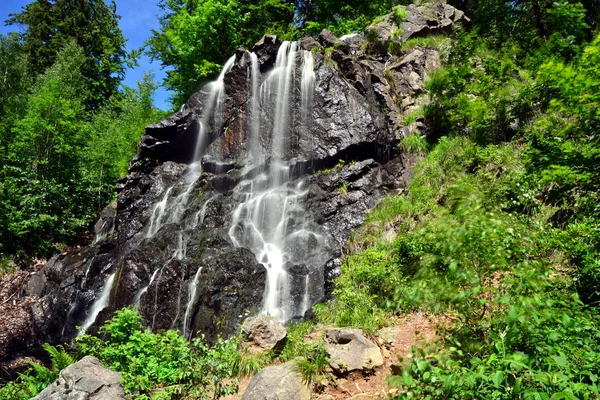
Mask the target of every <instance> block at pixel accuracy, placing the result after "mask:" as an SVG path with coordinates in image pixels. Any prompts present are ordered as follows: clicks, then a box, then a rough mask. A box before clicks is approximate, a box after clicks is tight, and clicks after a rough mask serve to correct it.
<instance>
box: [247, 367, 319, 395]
mask: <svg viewBox="0 0 600 400" xmlns="http://www.w3.org/2000/svg"><path fill="white" fill-rule="evenodd" d="M310 393H311V391H310V388H309V387H308V385H307V384H306V383H304V382H303V381H302V376H301V375H300V374H299V373H298V371H296V366H295V363H294V362H293V361H291V362H288V363H286V364H283V365H278V366H274V367H267V368H264V369H262V370H261V371H260V372H259V373H258V374H256V376H255V377H254V378H252V380H251V381H250V384H249V385H248V388H247V389H246V391H245V392H244V395H243V396H242V400H309V399H310Z"/></svg>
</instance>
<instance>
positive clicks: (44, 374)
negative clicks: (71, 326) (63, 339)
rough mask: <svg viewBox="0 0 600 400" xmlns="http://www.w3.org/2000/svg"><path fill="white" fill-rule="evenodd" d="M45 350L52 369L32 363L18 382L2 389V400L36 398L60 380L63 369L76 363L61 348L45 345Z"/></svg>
mask: <svg viewBox="0 0 600 400" xmlns="http://www.w3.org/2000/svg"><path fill="white" fill-rule="evenodd" d="M43 348H44V350H46V352H47V353H48V355H49V356H50V361H51V364H52V366H51V368H48V367H45V366H44V365H41V364H38V363H35V362H31V363H30V366H31V368H29V369H28V370H27V371H26V372H25V373H24V374H20V375H19V377H18V378H17V380H16V381H14V382H9V383H7V384H6V385H4V386H2V387H0V400H26V399H30V398H32V397H34V396H36V395H37V394H38V393H40V392H41V391H42V390H44V389H45V388H46V387H47V386H48V385H50V384H51V383H52V382H54V381H55V380H56V378H58V374H59V372H60V371H61V370H62V369H64V368H66V367H68V366H69V365H71V364H73V363H74V362H75V360H74V358H73V357H72V356H71V355H70V354H68V353H67V352H66V351H65V350H64V349H63V348H62V347H61V346H58V347H54V346H51V345H49V344H44V345H43Z"/></svg>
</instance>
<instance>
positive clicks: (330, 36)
mask: <svg viewBox="0 0 600 400" xmlns="http://www.w3.org/2000/svg"><path fill="white" fill-rule="evenodd" d="M319 43H321V44H322V45H323V47H332V46H334V45H335V44H336V43H338V38H337V37H335V34H334V33H333V32H331V31H330V30H327V29H323V30H322V31H321V33H319Z"/></svg>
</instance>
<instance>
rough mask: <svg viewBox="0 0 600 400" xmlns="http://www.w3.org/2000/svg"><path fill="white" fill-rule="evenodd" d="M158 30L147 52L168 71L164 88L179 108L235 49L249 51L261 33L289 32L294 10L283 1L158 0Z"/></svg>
mask: <svg viewBox="0 0 600 400" xmlns="http://www.w3.org/2000/svg"><path fill="white" fill-rule="evenodd" d="M160 5H161V7H162V8H163V9H164V10H165V14H164V15H163V16H162V17H161V18H160V22H161V29H160V31H156V30H153V32H152V37H151V38H150V39H149V40H148V41H147V43H146V45H147V52H148V54H149V55H150V57H151V58H152V59H155V60H160V61H161V63H162V64H163V66H170V67H174V69H172V70H168V71H167V77H166V79H165V86H166V87H167V88H168V89H171V90H173V91H175V92H176V95H175V97H174V98H173V101H174V106H175V107H178V106H180V105H181V104H183V102H184V101H185V100H187V98H188V97H189V96H190V95H191V94H192V93H193V92H194V91H195V90H197V89H198V87H199V85H200V83H201V82H203V81H205V80H207V79H209V78H211V77H214V76H215V75H216V74H217V73H218V72H219V70H220V69H221V67H222V66H223V64H224V63H225V62H226V61H227V59H228V58H229V57H230V56H231V55H232V54H233V53H234V52H235V51H236V50H237V49H238V48H239V47H240V46H245V47H251V46H252V45H253V44H254V43H255V42H256V41H258V40H259V39H260V37H261V36H262V35H263V34H265V33H274V34H278V35H279V36H282V34H283V35H285V34H286V33H287V32H288V31H293V27H292V26H290V25H289V22H291V20H292V18H293V8H292V7H291V6H290V4H289V3H286V2H284V1H282V0H261V1H259V2H252V1H247V0H198V1H197V0H179V1H176V0H162V1H161V3H160Z"/></svg>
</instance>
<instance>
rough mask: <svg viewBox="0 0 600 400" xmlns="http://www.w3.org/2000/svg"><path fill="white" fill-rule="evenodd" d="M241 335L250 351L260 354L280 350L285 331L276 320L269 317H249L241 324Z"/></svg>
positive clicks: (285, 334)
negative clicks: (265, 351)
mask: <svg viewBox="0 0 600 400" xmlns="http://www.w3.org/2000/svg"><path fill="white" fill-rule="evenodd" d="M242 335H244V340H245V341H246V342H248V344H249V345H250V350H251V351H253V352H260V351H264V350H271V349H277V348H281V347H282V346H283V344H284V343H285V338H286V336H287V331H286V329H285V328H284V326H283V325H282V324H281V322H279V320H278V319H276V318H274V317H271V316H270V315H259V316H256V317H250V318H248V319H246V320H245V321H244V323H243V324H242Z"/></svg>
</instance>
